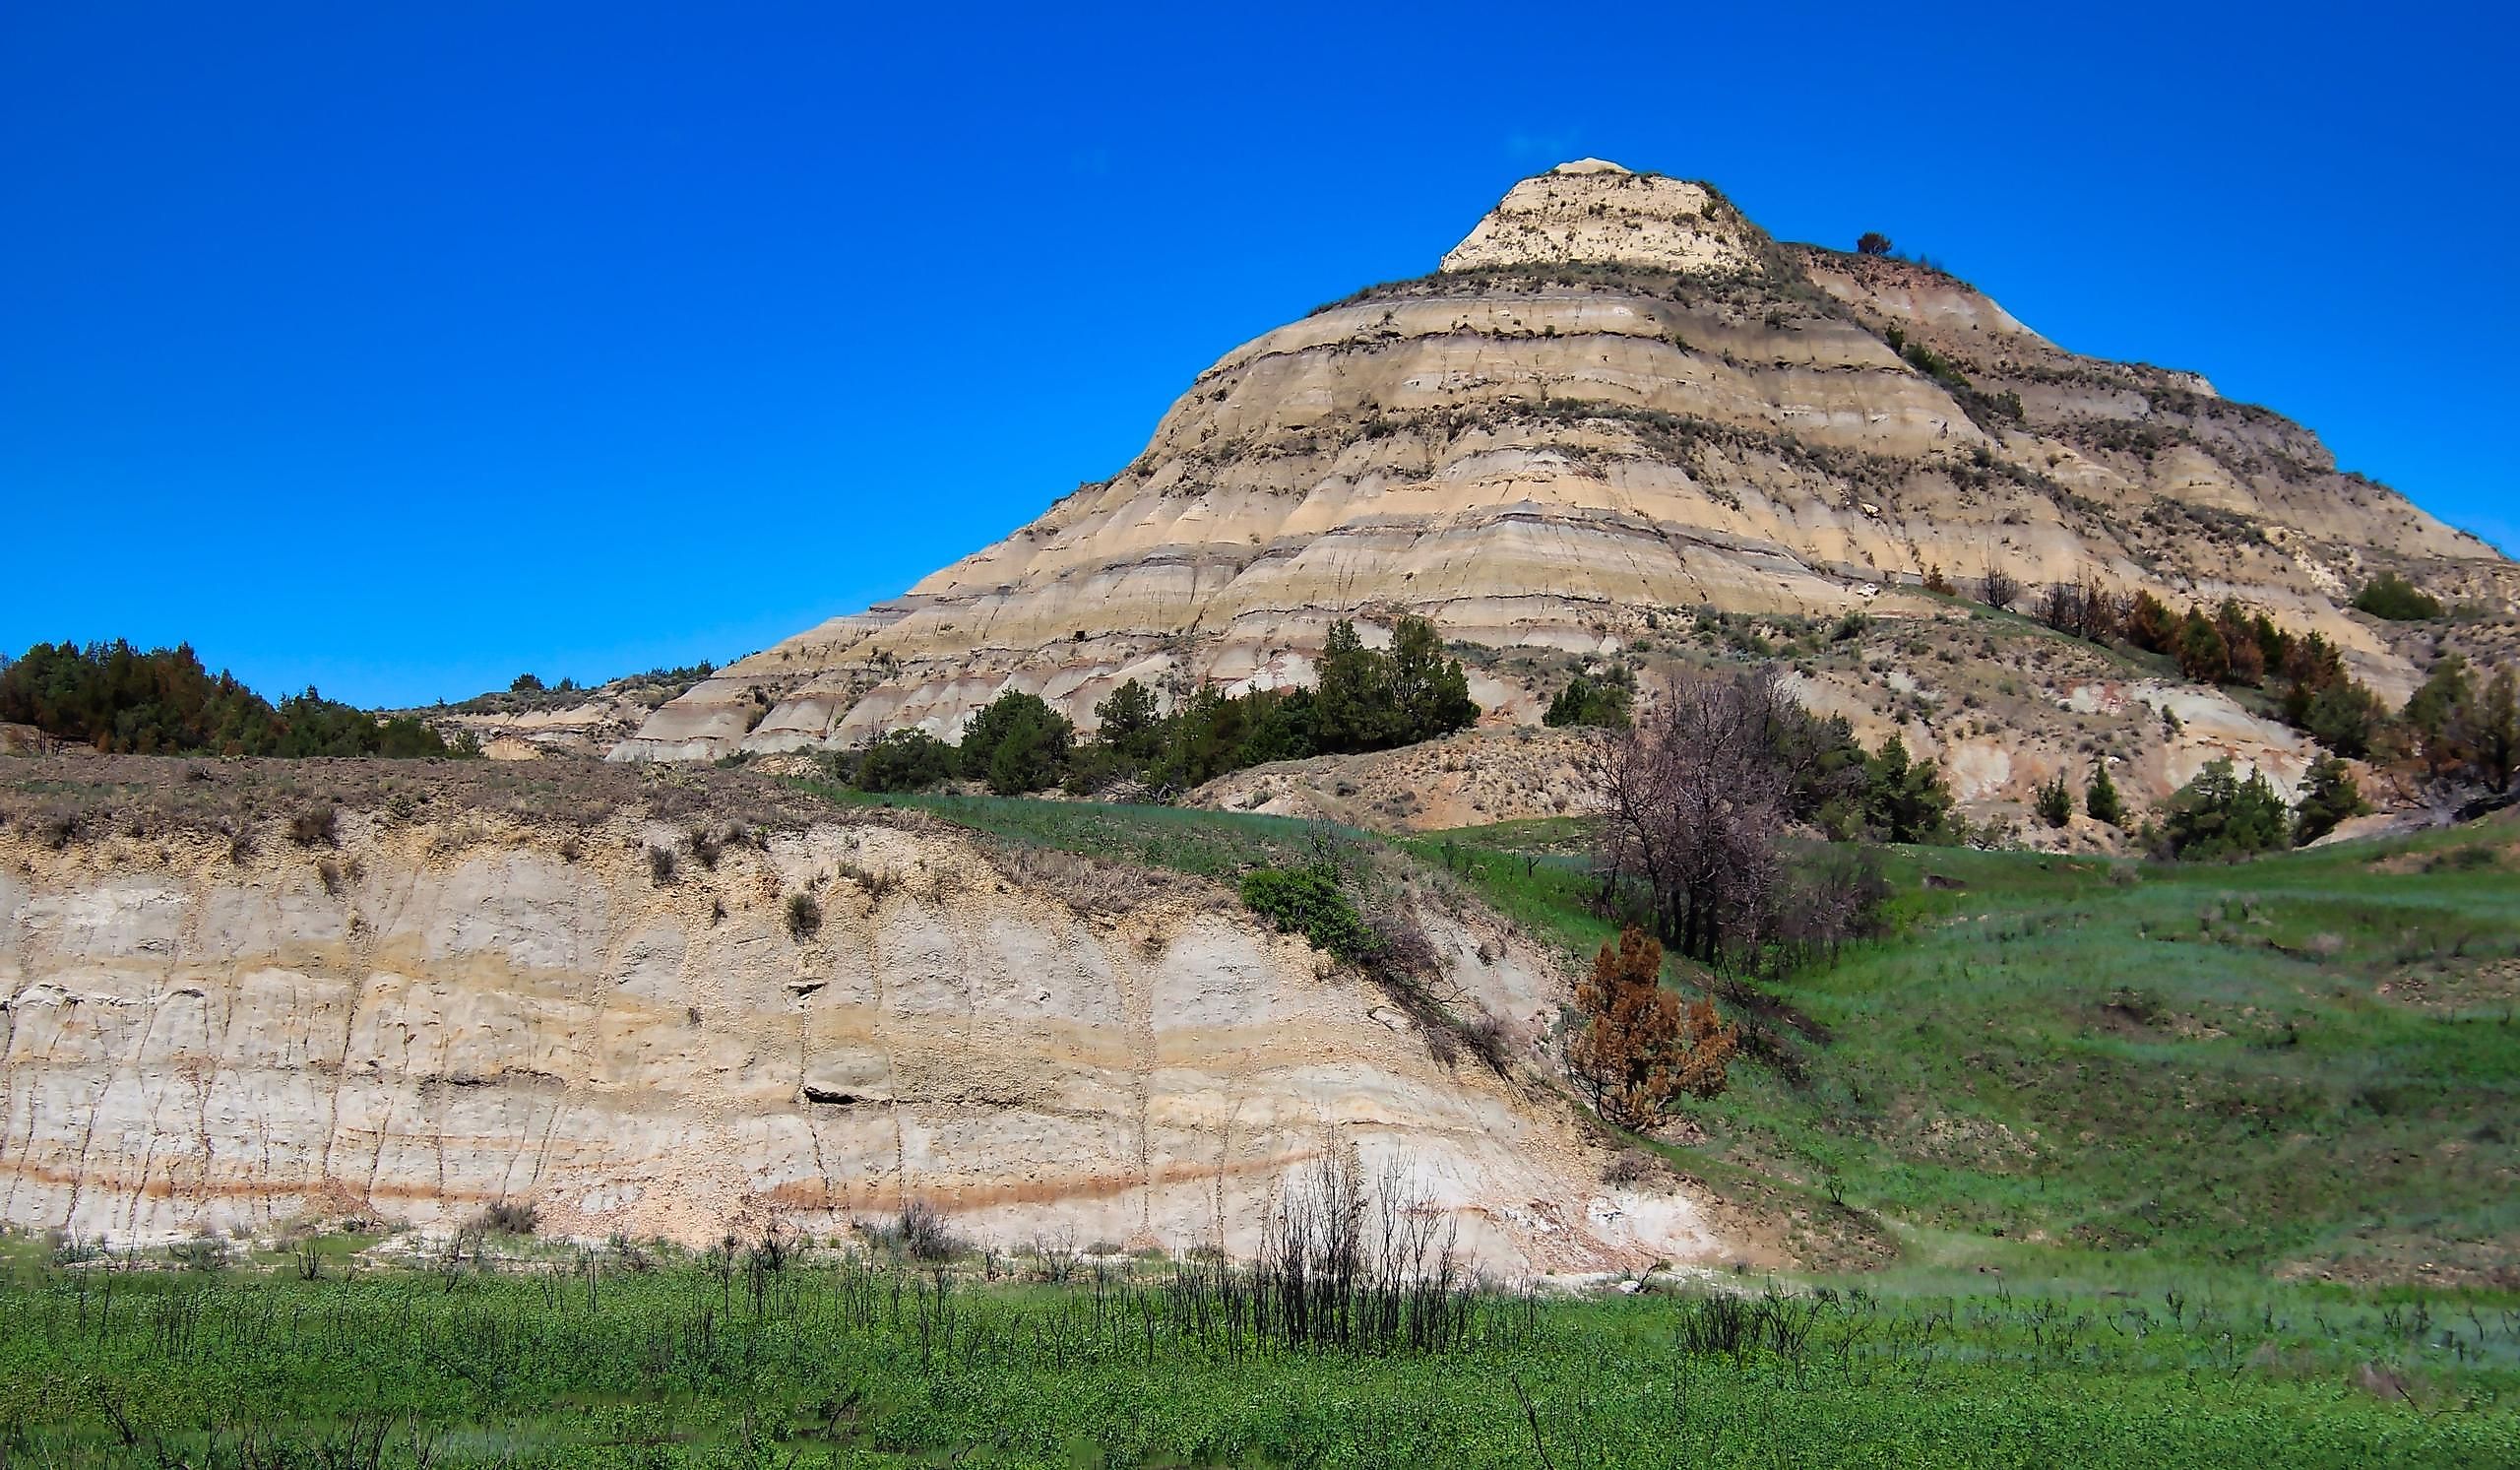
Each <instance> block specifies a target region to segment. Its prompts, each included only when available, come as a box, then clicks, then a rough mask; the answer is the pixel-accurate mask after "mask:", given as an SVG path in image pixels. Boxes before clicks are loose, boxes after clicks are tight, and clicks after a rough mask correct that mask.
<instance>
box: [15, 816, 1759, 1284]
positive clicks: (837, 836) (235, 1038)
mask: <svg viewBox="0 0 2520 1470" xmlns="http://www.w3.org/2000/svg"><path fill="white" fill-rule="evenodd" d="M692 830H693V829H692V828H691V827H690V826H689V825H688V824H683V823H677V824H675V825H671V826H668V825H666V824H664V823H662V822H659V821H656V820H653V819H646V818H639V817H634V816H631V815H627V814H622V815H615V816H613V817H611V818H609V819H607V820H605V821H603V822H602V823H601V824H600V825H597V826H594V827H592V828H586V829H581V828H576V827H570V828H550V829H536V828H533V827H530V826H522V825H519V824H516V823H512V822H506V821H494V820H488V819H483V818H480V817H478V816H475V817H473V818H471V819H467V820H462V821H457V822H410V821H402V820H397V819H394V818H393V817H391V816H390V815H388V814H386V813H382V812H377V813H344V814H342V815H341V816H340V817H339V818H338V821H337V824H336V830H335V839H334V844H337V845H334V844H327V843H322V842H319V843H318V844H317V845H316V846H314V847H311V848H308V847H299V846H297V845H296V844H294V843H293V842H291V841H290V840H289V839H288V838H287V837H286V836H284V835H283V833H282V832H281V830H279V828H278V826H277V825H274V826H270V827H266V828H264V829H261V830H259V831H252V832H248V833H247V837H248V839H249V840H248V841H246V842H243V843H238V842H236V841H233V840H230V839H221V838H217V837H212V836H207V835H202V834H199V833H185V832H173V833H162V832H161V833H158V834H156V835H153V836H152V837H150V838H147V839H134V838H129V837H126V836H122V835H119V834H112V835H99V836H95V837H89V836H81V837H78V838H76V839H71V838H67V837H64V838H62V839H61V840H60V843H59V845H58V846H57V847H56V846H55V845H54V843H52V842H47V841H35V840H30V839H29V838H27V837H26V836H25V835H24V833H23V829H20V830H16V831H13V832H12V835H10V836H9V837H8V838H6V839H5V840H0V1220H6V1221H7V1222H9V1223H12V1224H16V1225H21V1226H28V1227H59V1228H66V1229H69V1230H72V1231H76V1232H78V1233H80V1234H82V1235H85V1236H88V1237H91V1238H94V1237H99V1236H102V1237H109V1238H110V1239H111V1240H113V1241H115V1242H120V1243H125V1244H132V1243H147V1242H156V1241H164V1240H168V1239H172V1238H176V1237H181V1236H186V1235H189V1234H192V1233H194V1232H198V1231H203V1230H223V1229H227V1228H229V1227H233V1226H239V1225H242V1226H249V1227H254V1228H268V1227H269V1226H271V1225H273V1224H275V1223H277V1222H282V1221H285V1220H288V1219H290V1218H292V1217H296V1216H299V1215H323V1216H332V1217H339V1216H342V1215H346V1214H352V1215H360V1216H365V1217H369V1218H375V1219H379V1220H383V1221H387V1222H405V1223H409V1224H411V1225H414V1226H418V1227H422V1228H424V1229H446V1228H449V1227H450V1226H452V1225H454V1224H455V1223H457V1222H460V1221H461V1220H463V1219H465V1218H467V1217H469V1216H472V1215H473V1214H475V1213H477V1212H478V1211H479V1210H481V1208H482V1207H483V1206H484V1205H485V1204H487V1203H489V1202H492V1201H496V1200H501V1199H507V1200H523V1199H530V1200H533V1201H535V1202H536V1204H537V1205H538V1207H539V1209H540V1211H541V1216H542V1220H543V1222H544V1228H545V1229H546V1230H550V1231H558V1232H561V1233H565V1234H567V1235H571V1236H576V1237H584V1238H595V1239H601V1238H603V1237H605V1236H607V1235H609V1234H611V1233H613V1232H615V1231H619V1232H623V1233H626V1234H627V1235H629V1236H631V1237H633V1238H644V1237H649V1236H663V1237H667V1238H671V1239H674V1240H678V1241H683V1242H687V1243H694V1244H698V1243H705V1242H708V1241H712V1240H715V1239H717V1238H718V1236H719V1235H720V1234H721V1233H722V1232H723V1231H725V1229H728V1228H730V1227H733V1228H750V1227H751V1226H753V1225H755V1224H757V1223H758V1222H759V1221H760V1220H761V1219H762V1218H764V1217H765V1216H767V1215H769V1214H774V1213H775V1214H780V1215H784V1216H786V1217H787V1218H788V1219H790V1220H792V1221H793V1222H795V1223H796V1224H798V1225H800V1226H802V1227H804V1228H807V1229H810V1230H814V1231H816V1232H817V1233H822V1232H827V1231H836V1230H838V1229H841V1228H843V1227H845V1226H846V1225H847V1224H848V1223H849V1222H851V1220H857V1219H865V1218H869V1217H872V1218H877V1219H882V1218H885V1217H888V1216H889V1215H891V1214H892V1213H893V1212H895V1211H897V1210H898V1209H899V1208H900V1206H901V1204H902V1202H903V1201H904V1200H905V1199H908V1198H918V1199H924V1200H927V1201H929V1202H931V1203H933V1204H934V1205H936V1206H938V1207H939V1208H941V1209H942V1210H944V1211H945V1212H946V1213H947V1214H948V1215H949V1216H950V1218H951V1221H952V1225H953V1228H954V1229H955V1230H957V1231H959V1232H961V1233H963V1234H965V1235H966V1236H968V1237H970V1238H973V1239H976V1240H986V1241H995V1242H997V1243H999V1244H1000V1245H1002V1246H1014V1245H1019V1244H1022V1243H1025V1242H1027V1241H1030V1240H1032V1239H1033V1238H1035V1237H1037V1236H1041V1237H1057V1236H1061V1235H1064V1236H1065V1237H1067V1238H1068V1239H1070V1240H1071V1241H1072V1242H1073V1243H1074V1244H1078V1245H1084V1244H1088V1243H1092V1242H1097V1241H1110V1242H1115V1243H1124V1244H1132V1245H1152V1246H1171V1247H1186V1246H1197V1245H1202V1244H1222V1245H1224V1246H1226V1247H1227V1248H1228V1249H1230V1250H1234V1251H1236V1252H1248V1251H1250V1250H1251V1249H1253V1248H1254V1247H1255V1246H1256V1244H1257V1242H1256V1239H1255V1235H1254V1232H1255V1229H1256V1227H1257V1225H1258V1222H1259V1219H1260V1215H1261V1211H1262V1209H1263V1206H1264V1204H1265V1202H1266V1200H1267V1198H1268V1197H1269V1195H1270V1193H1271V1191H1272V1190H1273V1189H1274V1188H1277V1187H1280V1186H1281V1185H1282V1184H1283V1183H1284V1182H1285V1180H1286V1179H1287V1177H1288V1175H1289V1173H1290V1171H1291V1170H1292V1169H1295V1168H1297V1167H1300V1166H1301V1165H1302V1164H1303V1163H1304V1161H1306V1160H1307V1159H1310V1158H1312V1157H1314V1156H1315V1155H1317V1154H1318V1153H1319V1152H1320V1151H1321V1150H1322V1149H1323V1148H1325V1147H1355V1148H1356V1149H1358V1150H1359V1151H1360V1152H1361V1154H1362V1155H1363V1157H1364V1160H1365V1163H1366V1167H1367V1169H1368V1171H1369V1172H1372V1173H1376V1174H1379V1172H1380V1170H1381V1169H1382V1167H1383V1166H1384V1165H1386V1164H1389V1165H1392V1166H1394V1167H1396V1168H1397V1169H1398V1170H1399V1171H1400V1175H1401V1177H1402V1178H1403V1179H1404V1180H1405V1181H1407V1182H1408V1183H1409V1185H1410V1186H1411V1187H1412V1188H1414V1189H1416V1190H1418V1191H1420V1192H1422V1194H1423V1196H1424V1198H1425V1199H1426V1200H1427V1201H1429V1202H1430V1203H1431V1204H1432V1205H1433V1206H1434V1207H1437V1208H1440V1209H1442V1210H1445V1211H1447V1212H1449V1213H1450V1214H1451V1215H1452V1217H1453V1218H1454V1219H1455V1220H1456V1221H1457V1222H1458V1223H1459V1226H1460V1229H1461V1232H1462V1242H1463V1245H1464V1246H1466V1247H1467V1248H1468V1249H1470V1250H1471V1251H1472V1252H1473V1253H1475V1254H1476V1255H1477V1256H1478V1257H1479V1258H1480V1259H1481V1260H1482V1261H1484V1262H1486V1263H1487V1264H1489V1265H1491V1266H1493V1267H1496V1268H1499V1269H1505V1270H1514V1269H1526V1268H1547V1269H1578V1268H1597V1267H1606V1266H1617V1265H1642V1264H1645V1263H1647V1262H1649V1261H1651V1260H1653V1259H1657V1258H1670V1259H1690V1258H1699V1257H1703V1256H1705V1255H1707V1254H1708V1253H1710V1252H1711V1251H1713V1250H1714V1249H1715V1248H1716V1243H1715V1242H1714V1241H1713V1240H1712V1238H1711V1237H1710V1236H1709V1235H1708V1233H1707V1232H1706V1230H1705V1229H1704V1228H1703V1226H1702V1225H1701V1224H1700V1223H1699V1221H1698V1218H1697V1216H1696V1214H1695V1213H1694V1211H1693V1208H1692V1207H1691V1206H1690V1205H1689V1204H1688V1203H1687V1202H1686V1201H1685V1200H1683V1199H1679V1198H1675V1197H1672V1196H1670V1195H1669V1194H1668V1193H1638V1192H1635V1191H1630V1190H1619V1189H1611V1188H1607V1187H1606V1186H1604V1185H1602V1184H1600V1183H1599V1182H1598V1181H1599V1179H1600V1170H1601V1164H1602V1160H1601V1158H1599V1157H1595V1155H1596V1154H1597V1153H1598V1150H1597V1149H1594V1148H1592V1147H1590V1146H1588V1145H1587V1144H1586V1143H1584V1142H1583V1141H1582V1140H1581V1138H1580V1136H1579V1135H1578V1133H1577V1132H1576V1130H1575V1129H1574V1128H1573V1126H1572V1124H1571V1122H1570V1121H1569V1120H1568V1118H1567V1117H1566V1116H1565V1114H1564V1113H1563V1112H1562V1110H1561V1109H1559V1108H1558V1107H1556V1106H1553V1105H1552V1104H1551V1103H1549V1102H1547V1101H1545V1099H1546V1098H1547V1096H1548V1095H1547V1094H1546V1093H1545V1092H1544V1091H1541V1090H1536V1089H1528V1088H1527V1086H1526V1085H1525V1084H1523V1083H1511V1082H1506V1081H1502V1080H1500V1079H1498V1078H1497V1077H1495V1076H1493V1075H1491V1074H1489V1073H1487V1072H1486V1071H1484V1070H1483V1069H1481V1068H1480V1067H1478V1065H1477V1064H1476V1063H1475V1062H1465V1063H1463V1064H1462V1065H1461V1066H1459V1068H1458V1069H1455V1068H1450V1067H1447V1066H1444V1065H1442V1064H1439V1063H1437V1062H1436V1061H1435V1060H1433V1059H1432V1058H1431V1057H1430V1055H1429V1052H1428V1047H1427V1044H1426V1040H1425V1038H1424V1037H1423V1036H1422V1035H1421V1034H1419V1033H1418V1031H1417V1030H1416V1029H1415V1028H1414V1027H1413V1026H1412V1024H1411V1023H1410V1022H1409V1021H1407V1020H1406V1019H1405V1018H1404V1017H1402V1016H1401V1015H1399V1014H1398V1013H1396V1012H1395V1011H1393V1010H1392V1009H1391V1008H1390V1007H1389V1006H1388V1005H1387V1004H1386V1003H1385V1002H1384V1001H1383V1000H1382V998H1381V995H1380V992H1379V991H1376V990H1374V989H1373V988H1372V987H1371V986H1370V985H1368V984H1367V983H1365V982H1364V981H1363V980H1362V979H1360V978H1359V977H1357V976H1356V975H1355V974H1354V973H1352V972H1348V971H1344V970H1341V969H1338V968H1336V967H1333V966H1331V965H1328V964H1326V963H1325V962H1324V961H1323V960H1322V959H1321V958H1320V957H1319V956H1318V955H1316V954H1315V953H1314V952H1313V951H1312V950H1311V949H1310V948H1309V947H1308V946H1306V945H1305V943H1304V942H1303V941H1302V940H1301V939H1300V938H1290V937H1286V936H1281V935H1277V934H1273V933H1269V932H1265V931H1263V930H1262V929H1260V928H1258V927H1255V925H1254V924H1253V922H1252V921H1251V919H1250V916H1249V915H1247V914H1246V913H1244V912H1243V911H1242V910H1241V909H1240V908H1239V906H1238V905H1234V904H1232V903H1230V902H1229V900H1228V899H1227V898H1226V897H1225V896H1224V895H1223V893H1222V891H1221V890H1219V889H1217V888H1215V887H1214V886H1213V885H1209V884H1206V883H1202V882H1197V881H1193V880H1189V879H1175V878H1170V877H1158V876H1153V875H1148V874H1142V873H1137V872H1134V871H1133V870H1125V869H1112V868H1106V867H1101V866H1097V865H1092V864H1085V863H1082V862H1081V861H1074V862H1071V861H1070V860H1064V859H1059V858H1049V859H1035V860H1031V861H1030V862H1029V863H1017V864H1015V865H1014V866H1013V867H1010V866H1008V865H1007V863H1008V860H1001V859H995V858H992V856H991V855H990V854H988V853H987V852H985V851H983V850H981V849H979V848H977V847H975V846H973V845H972V844H971V843H970V842H969V841H968V840H966V839H964V838H962V837H960V836H957V835H954V834H952V833H950V832H947V831H942V830H931V831H921V830H902V829H899V828H897V827H894V826H886V825H876V824H873V823H849V822H845V821H835V822H826V823H822V824H819V825H815V826H812V827H810V828H807V829H804V830H800V831H788V832H784V833H781V834H779V835H775V836H771V837H768V838H766V839H760V840H754V841H727V842H726V843H725V845H724V846H723V847H721V848H718V849H717V850H715V851H714V854H713V853H712V852H711V850H710V846H709V844H707V843H706V842H703V843H702V844H700V845H699V846H697V847H695V846H694V844H693V843H692V841H691V837H690V834H691V831H692ZM657 853H666V854H671V855H673V857H672V868H671V871H670V872H667V871H666V870H665V868H664V866H663V865H662V864H663V860H661V859H659V858H657V857H656V856H655V854H657ZM704 859H714V861H704ZM802 905H810V908H806V907H801V906H802ZM1429 923H1430V924H1431V925H1432V928H1431V933H1432V936H1433V938H1434V939H1435V941H1436V943H1437V947H1438V948H1439V950H1440V951H1441V952H1442V954H1443V956H1444V964H1445V966H1446V970H1447V976H1448V979H1447V982H1446V983H1447V984H1448V985H1449V986H1451V987H1452V988H1453V989H1454V990H1455V991H1456V992H1457V993H1456V995H1455V1000H1456V1003H1457V1005H1458V1006H1459V1007H1460V1008H1461V1009H1462V1010H1463V1011H1464V1012H1465V1013H1468V1014H1477V1013H1479V1012H1481V1011H1482V1010H1483V1011H1488V1012H1492V1013H1494V1014H1496V1015H1498V1016H1499V1017H1502V1018H1503V1019H1505V1020H1506V1022H1507V1023H1508V1024H1509V1025H1510V1026H1511V1027H1512V1028H1513V1030H1514V1033H1515V1035H1516V1036H1517V1037H1518V1038H1519V1039H1520V1040H1519V1041H1518V1045H1521V1046H1525V1047H1529V1046H1530V1045H1531V1044H1532V1043H1533V1042H1534V1041H1535V1040H1536V1038H1537V1036H1538V1034H1539V1027H1538V1022H1539V1021H1540V1020H1541V1019H1542V1017H1543V1014H1544V1012H1553V1009H1554V1007H1555V1005H1556V1004H1557V1002H1558V1001H1559V999H1560V998H1561V997H1562V995H1563V993H1564V983H1563V981H1562V979H1561V978H1560V977H1559V976H1558V975H1557V974H1556V972H1555V970H1554V969H1553V967H1552V966H1550V965H1548V964H1546V963H1544V962H1543V961H1541V960H1540V959H1538V958H1537V957H1536V956H1535V955H1534V954H1533V953H1531V952H1530V951H1528V950H1526V949H1524V948H1522V947H1521V946H1519V945H1518V944H1516V943H1514V942H1512V941H1511V940H1510V939H1509V938H1508V937H1507V936H1505V935H1504V934H1503V933H1502V932H1501V931H1499V930H1497V929H1495V928H1494V927H1482V926H1481V924H1480V923H1479V922H1477V921H1475V920H1469V921H1459V920H1445V919H1440V918H1437V919H1430V921H1429Z"/></svg>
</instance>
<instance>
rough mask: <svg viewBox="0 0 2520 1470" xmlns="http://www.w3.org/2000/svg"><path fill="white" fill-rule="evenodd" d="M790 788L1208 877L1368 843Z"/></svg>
mask: <svg viewBox="0 0 2520 1470" xmlns="http://www.w3.org/2000/svg"><path fill="white" fill-rule="evenodd" d="M793 784H794V785H795V786H797V787H798V788H799V789H800V790H804V791H808V792H812V793H814V794H816V795H818V796H822V797H825V798H828V799H832V800H834V801H838V802H841V803H843V804H846V805H851V806H897V807H902V808H906V809H910V810H916V811H926V812H931V813H933V814H935V815H937V816H940V817H943V818H945V819H946V820H947V821H950V822H955V823H958V824H960V825H962V826H966V827H970V828H973V829H975V830H977V831H980V832H985V833H988V834H989V835H990V836H992V837H996V838H999V839H1001V840H1003V841H1007V842H1013V843H1020V844H1023V845H1026V846H1031V847H1043V848H1055V849H1057V850H1059V851H1061V852H1069V853H1079V854H1083V855H1084V856H1087V857H1091V858H1102V859H1106V860H1108V861H1111V862H1115V863H1137V864H1139V865H1141V866H1146V867H1162V868H1169V869H1171V870H1172V871H1174V872H1186V873H1190V874H1193V875H1195V876H1198V877H1206V878H1232V877H1235V876H1237V875H1238V874H1240V873H1242V872H1244V871H1247V870H1248V869H1250V868H1253V867H1284V866H1289V865H1292V864H1298V863H1303V862H1305V861H1307V860H1308V859H1309V858H1311V857H1312V856H1313V855H1314V854H1315V853H1316V852H1317V851H1318V849H1319V847H1320V845H1321V844H1323V843H1325V842H1330V841H1339V842H1347V843H1358V842H1367V841H1370V839H1368V838H1367V837H1366V835H1365V834H1364V833H1361V832H1358V831H1356V830H1355V829H1354V828H1346V827H1336V826H1333V825H1331V824H1329V823H1326V822H1304V821H1297V820H1294V819H1293V818H1291V817H1282V816H1262V815H1259V814H1257V813H1254V812H1244V811H1201V810H1194V809H1191V808H1187V807H1180V806H1136V805H1120V804H1114V803H1111V802H1104V801H1044V800H1036V799H1030V798H1024V797H964V796H941V795H914V794H894V795H884V796H878V795H873V794H870V793H866V792H860V791H853V790H851V789H849V788H847V787H839V786H833V785H830V784H828V783H823V782H796V783H793Z"/></svg>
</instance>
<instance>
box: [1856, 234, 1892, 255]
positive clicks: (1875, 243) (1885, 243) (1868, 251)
mask: <svg viewBox="0 0 2520 1470" xmlns="http://www.w3.org/2000/svg"><path fill="white" fill-rule="evenodd" d="M1855 253H1856V254H1858V255H1887V254H1889V253H1890V237H1889V236H1888V235H1886V234H1883V233H1882V232H1881V231H1879V230H1877V229H1867V230H1865V231H1864V232H1863V233H1862V234H1860V235H1859V236H1857V237H1856V242H1855Z"/></svg>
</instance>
